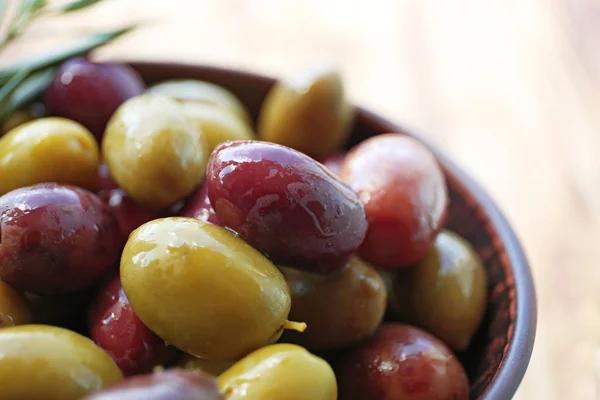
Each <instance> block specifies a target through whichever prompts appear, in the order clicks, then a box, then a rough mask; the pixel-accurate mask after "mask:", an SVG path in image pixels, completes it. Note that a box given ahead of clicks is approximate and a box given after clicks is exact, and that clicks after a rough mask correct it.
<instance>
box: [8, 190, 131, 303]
mask: <svg viewBox="0 0 600 400" xmlns="http://www.w3.org/2000/svg"><path fill="white" fill-rule="evenodd" d="M122 245H123V236H122V234H121V232H120V229H119V223H118V222H117V220H116V218H115V217H114V216H113V214H112V213H111V212H110V210H109V209H108V207H107V206H106V204H105V203H104V202H103V201H102V200H100V198H98V197H97V196H96V195H95V194H93V193H91V192H88V191H87V190H84V189H80V188H77V187H75V186H69V185H59V184H56V183H41V184H37V185H33V186H29V187H24V188H20V189H16V190H13V191H12V192H9V193H7V194H5V195H4V196H2V197H0V279H2V280H3V281H5V282H7V283H9V284H11V285H13V286H14V287H16V288H18V289H21V290H24V291H28V292H34V293H40V294H59V293H67V292H74V291H78V290H82V289H85V288H87V287H90V286H92V285H94V284H96V283H98V281H99V280H100V279H102V278H103V276H104V275H105V274H106V273H107V272H108V271H109V270H110V269H111V268H112V267H113V266H114V265H115V264H116V263H117V261H118V260H119V256H120V251H121V249H122Z"/></svg>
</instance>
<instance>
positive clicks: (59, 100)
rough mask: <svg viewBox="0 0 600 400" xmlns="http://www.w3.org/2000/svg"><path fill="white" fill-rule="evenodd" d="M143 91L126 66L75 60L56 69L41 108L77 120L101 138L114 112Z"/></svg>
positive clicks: (140, 79)
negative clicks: (44, 107)
mask: <svg viewBox="0 0 600 400" xmlns="http://www.w3.org/2000/svg"><path fill="white" fill-rule="evenodd" d="M144 90H145V85H144V82H143V81H142V78H141V77H140V76H139V74H138V73H137V72H135V71H134V70H133V69H131V68H129V67H128V66H126V65H121V64H98V63H94V62H91V61H90V60H88V59H87V58H85V57H76V58H72V59H70V60H68V61H66V62H65V63H64V64H62V65H61V66H60V68H59V69H58V72H57V73H56V76H55V77H54V80H53V81H52V83H51V84H50V86H49V87H48V89H47V90H46V94H45V96H44V105H45V106H46V108H47V109H48V112H49V114H50V115H58V116H61V117H65V118H69V119H72V120H74V121H77V122H79V123H80V124H82V125H83V126H85V127H86V128H88V129H89V130H90V131H91V132H92V133H93V134H94V135H95V136H96V137H97V138H98V139H101V138H102V135H103V134H104V128H105V127H106V123H107V122H108V120H109V119H110V117H111V116H112V114H113V113H114V112H115V110H116V109H117V108H118V107H119V106H120V105H121V104H122V103H123V102H124V101H125V100H127V99H129V98H131V97H134V96H137V95H139V94H142V93H143V92H144Z"/></svg>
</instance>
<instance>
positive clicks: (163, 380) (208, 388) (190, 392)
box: [82, 369, 223, 400]
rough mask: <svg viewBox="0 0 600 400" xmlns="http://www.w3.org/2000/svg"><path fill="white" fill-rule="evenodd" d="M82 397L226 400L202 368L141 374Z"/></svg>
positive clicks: (97, 399)
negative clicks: (200, 369)
mask: <svg viewBox="0 0 600 400" xmlns="http://www.w3.org/2000/svg"><path fill="white" fill-rule="evenodd" d="M82 400H223V396H221V394H220V393H219V390H218V389H217V383H216V381H215V379H214V378H213V377H211V376H210V375H206V374H203V373H201V372H199V371H182V370H178V369H175V370H171V371H166V372H158V373H154V374H148V375H138V376H134V377H131V378H128V379H126V380H124V381H123V382H121V383H119V384H117V385H115V386H112V387H109V388H106V389H104V390H102V391H100V392H97V393H94V394H91V395H88V396H86V397H84V398H83V399H82Z"/></svg>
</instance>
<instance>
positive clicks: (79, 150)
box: [0, 118, 100, 195]
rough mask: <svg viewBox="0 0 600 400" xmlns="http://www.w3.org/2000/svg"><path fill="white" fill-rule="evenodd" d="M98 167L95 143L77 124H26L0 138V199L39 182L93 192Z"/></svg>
mask: <svg viewBox="0 0 600 400" xmlns="http://www.w3.org/2000/svg"><path fill="white" fill-rule="evenodd" d="M99 164H100V152H99V149H98V144H97V143H96V139H95V138H94V136H93V135H92V134H91V133H90V132H89V131H88V130H87V129H86V128H84V127H83V126H82V125H80V124H78V123H77V122H75V121H71V120H68V119H65V118H40V119H37V120H34V121H31V122H27V123H25V124H22V125H19V126H18V127H16V128H15V129H13V130H11V131H10V132H8V133H7V134H6V135H4V136H3V137H2V138H0V195H3V194H5V193H7V192H10V191H11V190H14V189H17V188H20V187H23V186H29V185H33V184H36V183H41V182H57V183H67V184H71V185H75V186H80V187H84V188H87V189H95V188H96V185H97V179H98V166H99Z"/></svg>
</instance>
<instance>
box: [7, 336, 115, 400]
mask: <svg viewBox="0 0 600 400" xmlns="http://www.w3.org/2000/svg"><path fill="white" fill-rule="evenodd" d="M122 377H123V376H122V375H121V371H120V370H119V368H118V367H117V366H116V365H115V363H114V361H113V360H112V359H111V358H110V357H109V356H108V355H107V354H106V353H105V352H104V351H103V350H102V349H101V348H99V347H98V346H96V345H95V344H94V342H92V341H91V340H90V339H88V338H86V337H84V336H81V335H79V334H77V333H75V332H72V331H69V330H67V329H63V328H57V327H53V326H46V325H21V326H15V327H11V328H5V329H0V388H2V392H1V393H0V397H2V398H3V399H27V400H54V399H56V400H70V399H73V400H77V399H80V398H81V397H82V396H84V395H86V394H88V393H91V392H94V391H96V390H99V389H101V388H103V387H104V386H108V385H112V384H114V383H116V382H118V381H120V380H121V379H122Z"/></svg>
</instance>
